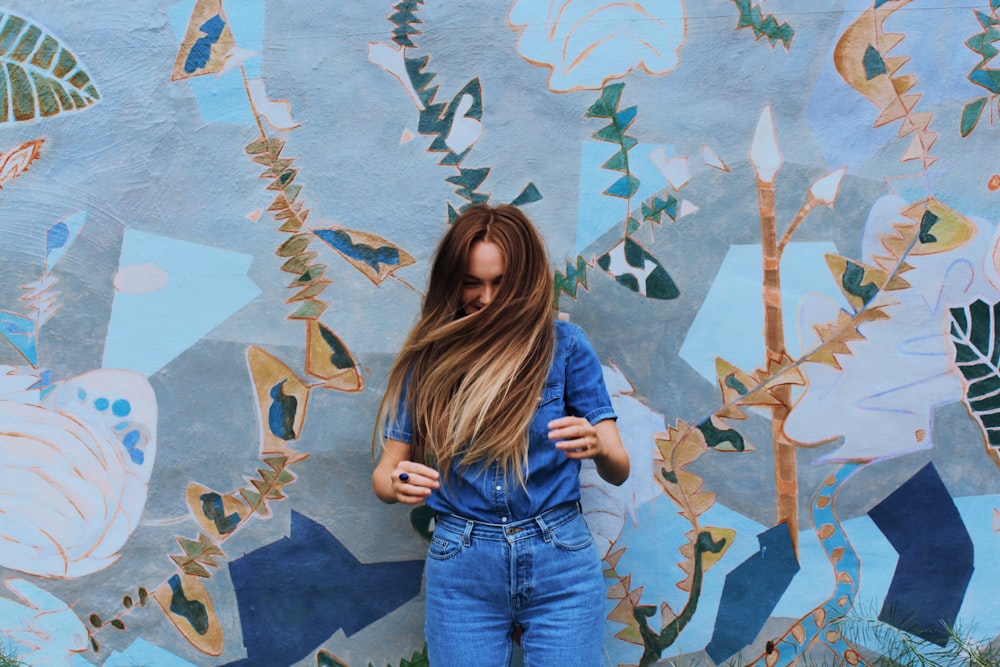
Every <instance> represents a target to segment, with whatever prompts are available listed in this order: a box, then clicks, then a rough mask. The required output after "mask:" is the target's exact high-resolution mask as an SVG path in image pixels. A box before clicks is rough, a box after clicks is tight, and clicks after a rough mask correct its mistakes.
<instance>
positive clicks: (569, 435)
mask: <svg viewBox="0 0 1000 667" xmlns="http://www.w3.org/2000/svg"><path fill="white" fill-rule="evenodd" d="M549 440H555V441H556V449H559V450H562V451H563V453H565V454H566V456H567V457H568V458H571V459H592V458H594V457H596V456H600V455H601V443H600V439H599V438H598V437H597V429H595V428H594V426H593V424H591V423H590V422H589V421H587V420H586V419H584V418H583V417H560V418H559V419H553V420H552V421H550V422H549Z"/></svg>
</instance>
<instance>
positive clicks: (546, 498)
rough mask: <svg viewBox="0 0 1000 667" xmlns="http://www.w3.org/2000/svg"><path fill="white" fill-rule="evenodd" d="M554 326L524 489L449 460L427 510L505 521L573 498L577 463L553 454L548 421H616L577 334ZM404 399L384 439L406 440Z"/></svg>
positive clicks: (493, 471) (586, 344)
mask: <svg viewBox="0 0 1000 667" xmlns="http://www.w3.org/2000/svg"><path fill="white" fill-rule="evenodd" d="M555 328H556V331H555V354H554V355H553V357H552V365H551V366H550V367H549V374H548V378H547V379H546V380H545V388H544V390H543V391H542V396H541V400H540V401H539V402H538V408H537V409H536V410H535V416H534V417H532V419H531V426H530V427H529V436H528V469H527V470H526V471H525V473H526V475H525V476H526V477H527V479H526V484H525V487H523V488H522V486H521V484H520V483H519V482H518V481H517V479H516V478H513V477H512V478H511V479H506V478H505V475H504V473H503V470H502V468H501V467H500V466H499V465H498V464H495V463H494V464H486V463H476V464H473V465H470V466H461V465H459V462H458V461H453V462H452V464H451V472H450V474H449V476H448V479H447V481H444V480H442V484H441V488H440V489H436V490H434V491H432V492H431V495H430V496H429V497H428V498H427V505H428V507H430V508H431V509H434V510H436V511H438V512H444V513H446V514H457V515H458V516H461V517H465V518H468V519H475V520H477V521H485V522H487V523H507V522H509V521H519V520H521V519H528V518H531V517H534V516H537V515H539V514H541V513H542V512H544V511H546V510H548V509H551V508H553V507H556V506H557V505H561V504H563V503H567V502H575V501H578V500H579V499H580V461H579V460H575V459H570V458H567V457H566V455H565V454H564V453H563V452H562V451H561V450H558V449H556V448H555V441H553V440H549V428H548V423H549V422H550V421H552V420H553V419H558V418H559V417H565V416H567V415H569V416H573V417H583V418H584V419H586V420H587V421H589V422H590V423H591V424H596V423H597V422H599V421H602V420H604V419H617V418H618V415H617V414H616V413H615V411H614V408H612V406H611V398H610V396H608V390H607V387H605V385H604V375H603V372H602V370H601V362H600V360H599V359H598V358H597V353H596V352H594V348H593V347H591V345H590V341H588V340H587V337H586V336H585V335H584V333H583V330H582V329H580V327H578V326H577V325H575V324H571V323H569V322H564V321H562V320H555ZM405 400H406V397H405V396H404V397H403V398H402V399H401V401H400V405H399V418H398V419H397V421H396V423H395V424H394V425H393V426H392V427H390V428H387V429H386V432H385V434H386V437H387V438H392V439H394V440H399V441H401V442H404V443H407V444H409V443H411V442H412V441H413V435H412V426H411V422H410V418H409V415H408V414H407V413H406V408H405Z"/></svg>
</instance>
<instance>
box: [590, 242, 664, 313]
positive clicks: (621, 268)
mask: <svg viewBox="0 0 1000 667" xmlns="http://www.w3.org/2000/svg"><path fill="white" fill-rule="evenodd" d="M597 264H598V266H600V267H601V268H602V269H604V270H605V271H606V272H607V273H608V274H609V275H610V276H611V277H612V278H614V279H615V280H616V281H617V282H618V283H620V284H622V285H624V286H625V287H627V288H629V289H630V290H632V291H633V292H635V293H637V294H641V295H642V296H644V297H647V298H649V299H665V300H669V299H676V298H677V297H678V296H680V290H678V289H677V285H676V284H674V281H673V279H672V278H671V277H670V274H669V273H667V270H666V269H665V268H663V265H662V264H660V261H659V260H658V259H656V258H655V257H653V256H652V255H651V254H650V253H649V252H648V251H647V250H646V249H645V248H643V247H642V246H641V245H639V243H638V242H636V241H635V240H634V239H632V238H625V239H624V240H622V242H621V243H619V244H617V245H616V246H615V247H613V248H612V249H611V250H609V251H608V252H606V253H605V254H603V255H602V256H601V257H600V258H599V259H598V260H597Z"/></svg>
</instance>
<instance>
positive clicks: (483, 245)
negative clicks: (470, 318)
mask: <svg viewBox="0 0 1000 667" xmlns="http://www.w3.org/2000/svg"><path fill="white" fill-rule="evenodd" d="M506 268H507V262H506V260H505V259H504V256H503V253H502V252H500V247H499V246H497V245H496V244H495V243H491V242H490V241H476V242H475V243H474V244H473V245H472V249H471V250H470V251H469V266H468V268H467V269H466V272H465V276H464V277H463V278H462V293H461V299H462V309H463V310H464V311H465V312H466V313H469V314H471V313H475V312H478V311H480V310H482V309H483V308H485V307H486V306H488V305H490V303H492V302H493V299H495V298H496V294H497V289H499V287H500V281H501V280H503V274H504V270H505V269H506Z"/></svg>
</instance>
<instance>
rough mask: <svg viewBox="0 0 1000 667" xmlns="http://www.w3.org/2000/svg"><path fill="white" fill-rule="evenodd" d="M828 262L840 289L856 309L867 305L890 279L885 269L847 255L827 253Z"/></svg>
mask: <svg viewBox="0 0 1000 667" xmlns="http://www.w3.org/2000/svg"><path fill="white" fill-rule="evenodd" d="M826 264H827V266H829V267H830V272H831V273H832V274H833V279H834V280H835V281H836V283H837V286H838V287H839V288H840V291H841V292H843V294H844V297H845V298H846V299H847V302H848V303H849V304H851V306H852V307H853V308H854V310H855V311H858V310H861V309H862V308H864V307H865V306H867V305H868V303H869V302H870V301H871V300H872V299H874V298H875V296H876V295H878V293H879V291H880V290H881V289H882V287H883V286H884V285H885V284H886V283H887V282H888V280H889V276H888V275H886V273H885V271H882V270H880V269H875V268H872V267H870V266H865V265H864V264H861V263H860V262H855V261H853V260H850V259H848V258H846V257H840V256H838V255H833V254H827V255H826Z"/></svg>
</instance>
